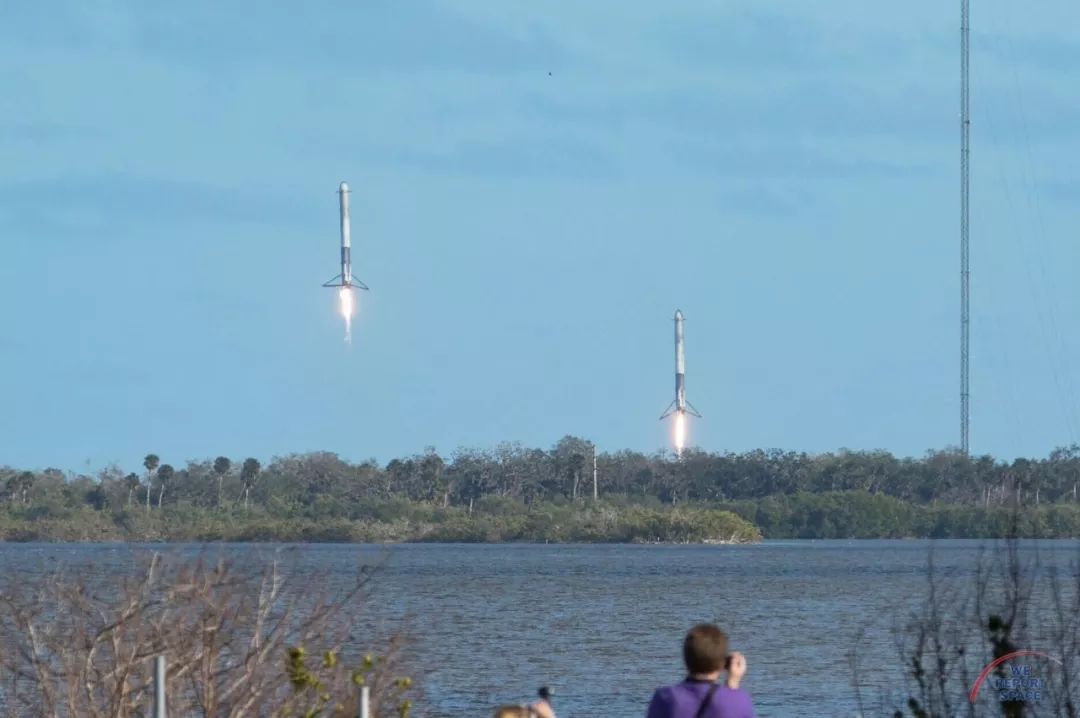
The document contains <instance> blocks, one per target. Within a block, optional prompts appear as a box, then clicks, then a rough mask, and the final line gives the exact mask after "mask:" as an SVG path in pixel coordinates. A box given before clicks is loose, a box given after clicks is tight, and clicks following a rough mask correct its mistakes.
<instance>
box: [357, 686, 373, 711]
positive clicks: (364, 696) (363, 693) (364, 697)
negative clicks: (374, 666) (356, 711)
mask: <svg viewBox="0 0 1080 718" xmlns="http://www.w3.org/2000/svg"><path fill="white" fill-rule="evenodd" d="M360 718H371V688H369V687H368V686H360Z"/></svg>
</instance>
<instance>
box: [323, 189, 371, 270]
mask: <svg viewBox="0 0 1080 718" xmlns="http://www.w3.org/2000/svg"><path fill="white" fill-rule="evenodd" d="M338 194H339V195H340V196H341V202H340V204H341V274H339V275H337V276H336V277H334V278H333V279H331V280H330V281H328V282H327V283H326V284H324V285H323V286H324V287H355V288H356V289H364V290H366V289H367V286H366V285H365V284H364V283H363V282H361V281H359V280H356V279H353V276H352V239H351V238H350V236H349V185H347V184H346V183H344V182H342V183H341V185H340V186H339V187H338Z"/></svg>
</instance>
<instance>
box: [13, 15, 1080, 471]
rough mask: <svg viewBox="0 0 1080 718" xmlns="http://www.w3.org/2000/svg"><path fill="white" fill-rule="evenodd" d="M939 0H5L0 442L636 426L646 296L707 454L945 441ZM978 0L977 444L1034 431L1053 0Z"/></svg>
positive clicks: (377, 454) (1062, 94)
mask: <svg viewBox="0 0 1080 718" xmlns="http://www.w3.org/2000/svg"><path fill="white" fill-rule="evenodd" d="M953 5H955V3H951V4H950V3H946V4H944V5H943V4H942V3H940V2H937V1H936V0H922V1H919V2H908V3H893V4H891V5H887V4H884V5H883V4H880V3H876V4H871V5H868V4H866V3H864V2H854V1H853V0H850V1H840V0H836V1H833V2H816V3H790V2H763V1H762V0H746V1H745V2H725V3H717V2H690V1H686V2H673V3H661V4H657V3H624V2H614V1H610V2H588V3H525V2H507V1H505V0H483V1H482V0H470V2H459V3H448V2H447V3H440V2H426V1H421V0H415V1H412V2H407V3H405V2H389V1H371V2H343V1H330V0H327V1H325V2H313V3H307V4H305V5H304V7H303V8H300V7H299V6H296V7H292V8H289V9H285V6H281V8H282V9H276V8H274V7H273V6H272V5H267V4H260V5H255V4H243V3H232V4H229V7H228V9H222V8H223V7H224V6H223V5H221V4H220V3H212V2H208V1H205V0H203V1H193V2H188V3H170V4H160V3H159V4H156V5H153V4H149V3H137V2H131V1H128V2H123V1H119V0H118V1H114V2H105V1H101V2H82V1H79V2H76V1H74V0H58V2H54V3H45V4H42V3H38V4H32V3H9V4H6V5H4V6H3V7H2V8H0V68H3V69H2V70H0V237H2V241H3V248H4V252H3V261H2V262H0V287H3V289H2V295H3V297H4V301H3V302H2V303H0V320H2V322H3V327H4V331H3V332H2V333H0V352H2V354H0V356H2V357H3V362H4V363H3V377H4V381H3V387H4V390H3V392H2V400H3V401H2V404H3V408H4V411H2V412H0V463H4V464H10V465H17V466H27V467H45V466H58V467H61V468H65V469H73V470H85V469H86V468H88V467H89V468H97V467H100V466H102V465H104V464H106V463H108V462H117V463H119V464H120V465H121V466H122V467H124V468H129V467H130V468H134V467H136V466H137V465H138V462H139V461H140V460H141V457H142V456H143V455H144V454H145V453H147V452H148V451H154V452H156V453H158V454H160V455H161V456H162V457H163V460H165V461H171V462H173V463H182V462H183V461H184V460H187V459H193V458H202V457H212V456H214V455H217V454H219V453H226V454H229V455H231V456H234V457H238V458H239V457H242V456H246V455H255V456H259V457H261V458H263V459H264V460H265V459H269V458H270V457H272V456H274V455H281V454H286V453H289V452H295V451H308V450H328V451H335V452H338V453H340V454H341V455H342V456H343V457H345V458H348V459H351V460H361V459H365V458H368V457H373V458H376V459H378V460H380V461H386V460H388V459H390V458H392V457H394V456H400V455H404V454H409V453H412V452H416V451H420V450H422V449H423V447H425V446H427V445H434V446H435V447H437V448H438V449H439V450H440V451H442V452H445V453H448V452H450V451H452V450H453V449H455V448H456V447H459V446H477V447H485V446H493V445H494V444H496V443H498V442H500V441H521V442H523V443H525V444H526V445H536V446H548V445H551V444H552V443H553V442H554V441H556V440H557V439H558V438H559V437H560V436H562V435H563V434H566V433H572V434H577V435H581V436H584V437H586V438H590V439H592V440H594V441H596V442H597V444H598V445H599V446H600V448H601V449H604V450H618V449H623V448H631V449H637V450H645V451H652V450H655V449H659V448H661V447H664V446H666V444H667V440H668V429H667V427H666V426H665V425H664V424H661V423H659V422H658V421H657V420H656V417H658V416H659V414H660V413H661V412H662V411H663V409H664V407H665V406H666V405H667V404H668V402H669V401H670V400H671V395H672V388H673V378H672V364H673V356H672V354H673V352H672V345H671V334H672V325H671V316H672V314H673V313H674V310H675V309H676V308H681V309H682V310H683V311H684V312H685V314H686V316H687V323H686V338H687V391H688V396H689V398H690V400H691V401H692V402H693V403H694V404H695V405H696V406H697V407H698V409H700V410H701V411H702V412H703V413H704V415H705V418H704V419H703V420H699V421H695V422H693V424H692V426H691V440H692V443H696V444H698V445H700V446H701V447H702V448H705V449H708V450H714V451H725V450H734V451H741V450H746V449H752V448H757V447H781V448H785V449H793V450H807V451H826V450H835V449H838V448H840V447H850V448H855V449H874V448H884V449H888V450H891V451H894V452H897V453H900V454H905V455H908V454H911V455H919V454H922V453H923V452H924V451H925V450H927V449H930V448H942V447H944V446H946V445H949V444H955V443H956V442H957V440H958V419H957V413H958V406H959V400H958V396H957V393H958V390H957V373H958V363H959V361H958V355H957V346H958V339H957V330H958V316H957V314H958V294H959V291H958V290H959V282H958V257H959V252H958V241H957V232H958V215H959V208H958V169H957V158H958V152H959V151H958V99H957V86H958V67H959V60H958V48H957V44H958V34H959V33H958V25H959V18H958V9H957V8H956V7H953ZM976 5H977V7H976V8H975V13H974V15H973V23H974V32H973V58H972V78H973V90H972V111H973V131H972V152H973V177H972V215H973V222H972V233H971V236H972V247H973V250H972V252H973V253H972V271H973V275H972V301H973V307H974V320H973V330H972V347H973V360H972V366H973V371H972V395H973V397H972V412H973V419H972V448H973V450H974V451H976V452H991V453H993V454H995V455H998V456H1001V457H1006V458H1011V457H1013V456H1016V455H1024V454H1026V455H1033V454H1034V455H1041V454H1045V453H1046V452H1047V451H1048V450H1049V449H1051V448H1052V447H1054V446H1058V445H1063V444H1068V443H1071V442H1073V441H1077V440H1078V439H1080V436H1078V432H1080V410H1078V407H1080V399H1078V391H1080V376H1077V372H1076V371H1075V367H1076V366H1077V364H1078V362H1077V360H1078V359H1080V339H1078V332H1080V330H1078V329H1077V327H1080V323H1078V322H1077V319H1078V316H1077V314H1078V312H1077V308H1078V307H1080V302H1078V300H1080V292H1078V290H1077V289H1076V288H1075V287H1076V283H1075V282H1074V281H1073V278H1074V277H1075V276H1076V268H1077V266H1078V259H1080V243H1077V242H1076V240H1075V236H1074V231H1075V227H1076V226H1077V219H1078V215H1080V174H1078V171H1077V170H1076V169H1075V161H1074V158H1075V156H1076V151H1077V149H1078V147H1080V97H1078V96H1077V95H1076V93H1075V77H1076V73H1077V71H1078V70H1080V42H1078V41H1076V40H1075V37H1076V32H1075V28H1076V27H1077V21H1078V20H1080V8H1077V6H1076V5H1075V3H1067V2H1064V1H1060V2H1053V3H1047V4H1046V7H1045V8H1044V9H1043V10H1042V11H1040V13H1038V14H1034V13H1031V14H1026V13H1024V12H1023V11H1022V10H1021V9H1020V8H1019V7H1018V6H1016V5H1015V3H1010V2H1008V1H1007V0H987V1H986V2H979V3H976ZM549 73H550V74H549ZM341 180H346V181H348V182H349V183H350V185H351V186H352V188H353V195H352V202H353V242H354V249H353V257H354V273H355V274H356V276H357V277H358V278H360V279H362V280H363V281H364V282H366V283H367V284H369V285H370V286H371V288H372V291H371V292H370V293H365V294H364V295H363V296H361V297H360V307H359V313H358V317H357V318H356V321H355V325H354V341H353V344H352V345H351V346H346V345H345V344H344V343H343V341H342V326H341V321H340V318H339V317H338V316H337V314H336V310H335V297H334V294H333V292H331V291H330V290H325V289H321V288H320V286H319V285H320V284H321V283H322V282H323V281H325V280H326V279H328V278H329V277H330V276H331V275H333V274H335V273H336V272H337V267H336V259H337V243H338V229H337V205H336V202H337V198H336V195H335V192H334V191H335V188H336V186H337V184H338V182H340V181H341Z"/></svg>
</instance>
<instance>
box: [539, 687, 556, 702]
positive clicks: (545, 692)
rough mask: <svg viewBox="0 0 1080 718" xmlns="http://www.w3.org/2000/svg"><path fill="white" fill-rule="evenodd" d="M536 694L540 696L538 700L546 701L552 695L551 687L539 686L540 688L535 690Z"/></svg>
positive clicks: (549, 699)
mask: <svg viewBox="0 0 1080 718" xmlns="http://www.w3.org/2000/svg"><path fill="white" fill-rule="evenodd" d="M536 695H538V696H540V700H544V701H548V702H550V701H551V696H552V693H551V689H550V688H548V687H547V686H543V687H541V688H540V690H538V691H537V692H536Z"/></svg>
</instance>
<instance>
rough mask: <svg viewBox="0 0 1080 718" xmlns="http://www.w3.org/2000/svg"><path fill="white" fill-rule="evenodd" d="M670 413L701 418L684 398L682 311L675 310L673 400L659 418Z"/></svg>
mask: <svg viewBox="0 0 1080 718" xmlns="http://www.w3.org/2000/svg"><path fill="white" fill-rule="evenodd" d="M672 414H680V415H685V414H692V415H693V416H696V417H698V418H699V419H700V418H701V414H699V413H698V412H697V409H695V408H694V405H693V404H691V403H690V402H688V401H687V400H686V357H685V356H684V354H683V313H682V312H681V311H679V310H678V309H676V310H675V400H674V401H672V402H671V404H669V405H668V408H667V411H665V412H664V414H663V416H661V417H660V418H661V419H666V418H667V417H669V416H671V415H672Z"/></svg>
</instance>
